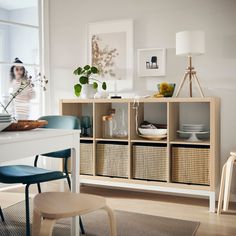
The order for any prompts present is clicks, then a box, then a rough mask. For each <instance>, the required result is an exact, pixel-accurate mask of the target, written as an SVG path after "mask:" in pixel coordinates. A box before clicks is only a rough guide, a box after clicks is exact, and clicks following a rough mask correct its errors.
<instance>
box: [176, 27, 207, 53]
mask: <svg viewBox="0 0 236 236" xmlns="http://www.w3.org/2000/svg"><path fill="white" fill-rule="evenodd" d="M204 53H205V32H203V31H199V30H195V31H181V32H178V33H176V55H188V56H191V55H201V54H204Z"/></svg>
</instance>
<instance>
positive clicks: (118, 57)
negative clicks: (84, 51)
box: [88, 20, 133, 81]
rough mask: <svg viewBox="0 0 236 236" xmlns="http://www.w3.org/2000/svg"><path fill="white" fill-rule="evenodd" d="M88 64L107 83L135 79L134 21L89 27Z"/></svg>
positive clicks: (111, 22) (90, 25)
mask: <svg viewBox="0 0 236 236" xmlns="http://www.w3.org/2000/svg"><path fill="white" fill-rule="evenodd" d="M88 62H89V63H90V64H92V65H93V66H96V67H98V69H99V71H100V75H99V77H101V79H103V80H107V81H109V80H110V81H112V80H113V81H116V80H120V81H123V80H126V81H127V80H132V79H133V20H115V21H105V22H95V23H90V24H89V25H88Z"/></svg>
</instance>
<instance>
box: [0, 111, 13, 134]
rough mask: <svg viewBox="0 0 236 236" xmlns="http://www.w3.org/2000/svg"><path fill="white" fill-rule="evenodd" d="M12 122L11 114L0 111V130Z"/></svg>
mask: <svg viewBox="0 0 236 236" xmlns="http://www.w3.org/2000/svg"><path fill="white" fill-rule="evenodd" d="M11 123H12V118H11V115H9V114H4V113H0V132H1V131H2V130H4V129H5V128H7V127H8V126H9V125H10V124H11Z"/></svg>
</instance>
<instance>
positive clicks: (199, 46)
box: [176, 31, 205, 97]
mask: <svg viewBox="0 0 236 236" xmlns="http://www.w3.org/2000/svg"><path fill="white" fill-rule="evenodd" d="M204 53H205V33H204V32H203V31H181V32H178V33H176V55H180V56H187V57H188V61H189V66H188V68H187V70H186V72H185V75H184V77H183V79H182V81H181V83H180V86H179V88H178V91H177V93H176V97H178V96H179V93H180V91H181V89H182V87H183V85H184V83H185V82H186V80H187V79H188V80H189V96H190V97H192V96H193V91H192V82H193V81H195V82H196V84H197V87H198V90H199V93H200V94H201V97H204V94H203V91H202V88H201V85H200V83H199V80H198V78H197V72H196V71H195V69H194V67H193V65H192V56H195V55H202V54H204Z"/></svg>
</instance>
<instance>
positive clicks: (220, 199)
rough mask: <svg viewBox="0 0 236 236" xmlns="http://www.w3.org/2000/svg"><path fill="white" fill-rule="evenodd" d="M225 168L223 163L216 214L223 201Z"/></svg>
mask: <svg viewBox="0 0 236 236" xmlns="http://www.w3.org/2000/svg"><path fill="white" fill-rule="evenodd" d="M225 170H226V164H224V166H223V169H222V175H221V183H220V193H219V200H218V209H217V214H218V215H219V214H220V213H221V210H222V203H223V196H224V189H225Z"/></svg>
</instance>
